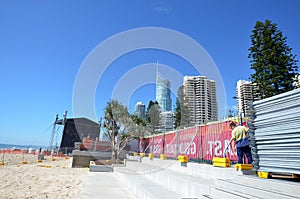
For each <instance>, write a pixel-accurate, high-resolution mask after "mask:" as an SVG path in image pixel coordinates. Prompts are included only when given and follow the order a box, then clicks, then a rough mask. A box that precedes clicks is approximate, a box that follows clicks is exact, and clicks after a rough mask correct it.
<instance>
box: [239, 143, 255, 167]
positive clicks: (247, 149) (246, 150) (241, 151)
mask: <svg viewBox="0 0 300 199" xmlns="http://www.w3.org/2000/svg"><path fill="white" fill-rule="evenodd" d="M236 152H237V156H238V164H243V156H244V154H245V155H246V157H247V160H248V164H252V155H251V149H250V147H249V145H248V146H242V147H236Z"/></svg>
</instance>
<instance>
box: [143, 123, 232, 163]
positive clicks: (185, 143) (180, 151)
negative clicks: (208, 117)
mask: <svg viewBox="0 0 300 199" xmlns="http://www.w3.org/2000/svg"><path fill="white" fill-rule="evenodd" d="M229 123H230V122H221V123H214V124H209V125H205V126H198V127H191V128H186V129H181V130H179V131H178V132H177V133H176V132H171V133H167V134H165V135H156V136H154V138H153V140H154V144H152V137H150V138H144V139H143V142H141V151H142V152H148V153H154V155H155V156H156V157H158V156H159V155H160V154H162V153H164V154H166V156H167V157H169V158H176V155H187V156H188V157H189V159H190V160H203V161H212V159H213V157H224V150H225V148H226V147H227V146H228V145H229V141H230V139H231V129H230V128H229ZM145 147H146V148H145ZM145 150H146V151H145ZM176 150H177V151H176ZM233 151H235V150H233V148H232V145H230V146H229V147H228V149H227V151H226V157H227V158H230V160H231V161H236V160H237V156H236V154H235V153H233Z"/></svg>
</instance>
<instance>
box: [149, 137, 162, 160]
mask: <svg viewBox="0 0 300 199" xmlns="http://www.w3.org/2000/svg"><path fill="white" fill-rule="evenodd" d="M162 138H163V135H157V136H155V137H154V144H153V146H151V147H153V150H152V148H151V150H150V151H152V152H153V154H154V156H160V154H162V153H163V139H162Z"/></svg>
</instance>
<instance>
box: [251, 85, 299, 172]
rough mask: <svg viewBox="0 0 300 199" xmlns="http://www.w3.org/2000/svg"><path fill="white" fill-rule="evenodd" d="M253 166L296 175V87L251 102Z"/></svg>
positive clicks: (297, 159)
mask: <svg viewBox="0 0 300 199" xmlns="http://www.w3.org/2000/svg"><path fill="white" fill-rule="evenodd" d="M253 110H254V111H253V115H252V123H250V124H249V127H250V136H251V134H252V136H251V137H252V145H254V146H253V148H252V153H253V158H254V162H253V166H254V169H256V170H258V171H264V172H277V173H293V174H300V89H295V90H292V91H289V92H286V93H283V94H280V95H276V96H273V97H270V98H266V99H263V100H259V101H256V102H254V103H253Z"/></svg>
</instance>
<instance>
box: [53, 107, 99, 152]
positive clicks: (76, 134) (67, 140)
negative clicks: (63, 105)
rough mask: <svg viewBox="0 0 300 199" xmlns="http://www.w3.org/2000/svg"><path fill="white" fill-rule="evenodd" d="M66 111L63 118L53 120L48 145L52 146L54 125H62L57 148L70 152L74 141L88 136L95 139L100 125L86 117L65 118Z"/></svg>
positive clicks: (79, 140)
mask: <svg viewBox="0 0 300 199" xmlns="http://www.w3.org/2000/svg"><path fill="white" fill-rule="evenodd" d="M66 115H67V111H66V112H65V114H64V118H63V119H58V115H56V120H55V122H54V127H53V132H52V136H51V143H50V147H51V149H52V147H53V138H54V134H55V126H56V125H63V126H64V128H63V134H62V139H61V143H60V147H59V150H60V151H61V152H63V153H71V152H72V150H74V144H75V142H82V140H83V139H85V138H89V139H90V140H93V141H96V140H98V139H99V135H100V125H99V123H97V122H94V121H92V120H90V119H87V118H84V117H82V118H68V119H67V118H66Z"/></svg>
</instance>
